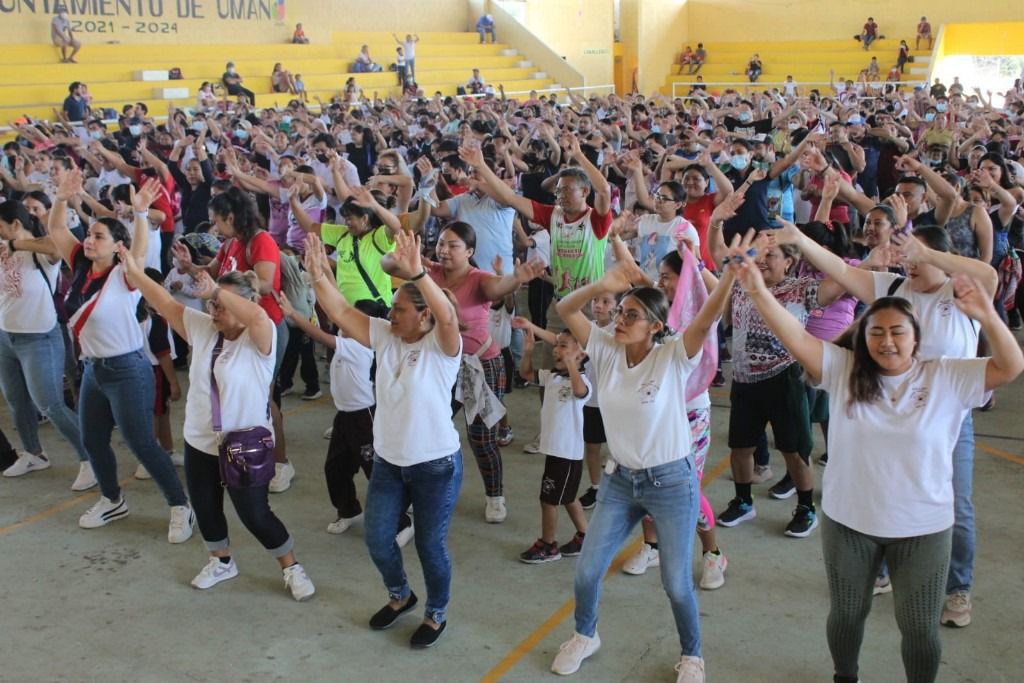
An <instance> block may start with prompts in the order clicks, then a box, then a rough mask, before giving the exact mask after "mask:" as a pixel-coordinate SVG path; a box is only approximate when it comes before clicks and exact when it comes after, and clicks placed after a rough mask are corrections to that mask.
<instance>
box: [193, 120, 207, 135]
mask: <svg viewBox="0 0 1024 683" xmlns="http://www.w3.org/2000/svg"><path fill="white" fill-rule="evenodd" d="M204 128H206V126H204V125H203V123H202V122H201V121H196V122H195V123H193V124H192V130H194V131H195V132H197V133H202V132H203V129H204Z"/></svg>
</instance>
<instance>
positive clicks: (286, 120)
mask: <svg viewBox="0 0 1024 683" xmlns="http://www.w3.org/2000/svg"><path fill="white" fill-rule="evenodd" d="M291 122H292V117H290V116H288V115H287V114H286V115H284V116H282V117H281V123H283V124H285V125H286V126H287V125H288V124H289V123H291Z"/></svg>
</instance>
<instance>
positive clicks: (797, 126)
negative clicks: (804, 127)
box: [786, 121, 800, 130]
mask: <svg viewBox="0 0 1024 683" xmlns="http://www.w3.org/2000/svg"><path fill="white" fill-rule="evenodd" d="M786 128H789V129H790V130H800V124H799V123H797V122H796V121H790V122H789V123H788V124H786Z"/></svg>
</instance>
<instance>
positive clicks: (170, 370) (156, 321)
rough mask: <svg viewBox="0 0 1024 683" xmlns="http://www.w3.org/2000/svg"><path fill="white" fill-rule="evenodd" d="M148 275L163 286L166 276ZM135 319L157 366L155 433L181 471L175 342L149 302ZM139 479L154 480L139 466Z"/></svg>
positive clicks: (156, 272) (146, 350)
mask: <svg viewBox="0 0 1024 683" xmlns="http://www.w3.org/2000/svg"><path fill="white" fill-rule="evenodd" d="M146 275H148V276H149V279H151V280H153V281H154V282H158V283H161V284H162V283H163V280H164V278H163V276H162V275H161V273H160V271H159V270H156V269H155V268H146ZM135 317H136V319H138V321H139V326H140V327H141V328H142V342H143V346H142V350H143V352H144V353H145V354H146V357H147V358H149V362H150V364H151V365H152V366H153V383H154V386H155V388H156V392H155V394H156V402H155V403H154V405H153V431H154V433H155V434H156V438H157V441H159V442H160V446H161V447H162V448H163V449H164V450H165V451H167V452H168V453H170V455H171V462H173V463H174V464H175V465H177V466H178V467H183V466H184V465H185V456H183V455H181V454H180V453H175V452H174V436H173V433H172V432H171V406H170V402H171V401H179V400H181V386H180V385H179V384H178V376H177V374H176V373H175V372H174V360H175V359H176V358H177V353H175V351H174V340H173V339H172V337H171V328H170V327H169V326H168V325H167V321H166V320H164V319H163V318H162V317H160V315H158V314H157V312H156V311H154V310H153V309H152V308H151V307H150V306H149V304H148V303H147V302H146V300H145V299H142V300H140V301H139V304H138V307H137V308H136V309H135ZM135 478H136V479H151V478H152V477H151V475H150V474H149V472H148V471H147V470H146V468H145V467H143V465H142V463H139V465H138V467H136V468H135Z"/></svg>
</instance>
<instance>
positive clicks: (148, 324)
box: [139, 315, 178, 366]
mask: <svg viewBox="0 0 1024 683" xmlns="http://www.w3.org/2000/svg"><path fill="white" fill-rule="evenodd" d="M139 327H141V328H142V352H143V353H144V354H146V359H147V360H148V361H149V364H150V365H153V366H156V365H160V359H159V358H157V355H156V354H155V353H153V348H152V347H151V346H150V344H149V335H150V334H152V332H153V316H152V315H149V316H147V317H146V319H145V320H142V321H141V322H140V323H139ZM164 330H165V331H166V334H167V345H168V350H169V351H170V356H171V360H177V358H178V352H177V351H176V350H175V349H174V336H173V335H172V334H171V326H170V325H168V324H167V323H164Z"/></svg>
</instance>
